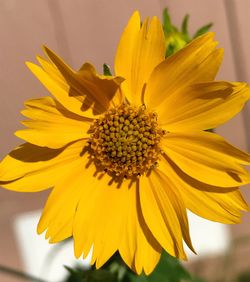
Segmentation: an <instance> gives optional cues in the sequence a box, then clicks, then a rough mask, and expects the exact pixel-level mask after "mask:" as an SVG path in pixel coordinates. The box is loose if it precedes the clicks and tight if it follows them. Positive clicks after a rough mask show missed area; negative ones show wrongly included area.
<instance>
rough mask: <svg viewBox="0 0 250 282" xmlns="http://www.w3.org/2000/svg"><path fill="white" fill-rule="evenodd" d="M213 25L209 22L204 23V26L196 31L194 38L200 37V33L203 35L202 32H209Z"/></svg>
mask: <svg viewBox="0 0 250 282" xmlns="http://www.w3.org/2000/svg"><path fill="white" fill-rule="evenodd" d="M212 26H213V23H209V24H206V25H204V26H203V27H201V28H199V29H198V30H197V31H196V33H195V35H194V37H193V38H196V37H198V36H200V35H202V34H204V33H206V32H208V31H209V29H210V28H211V27H212Z"/></svg>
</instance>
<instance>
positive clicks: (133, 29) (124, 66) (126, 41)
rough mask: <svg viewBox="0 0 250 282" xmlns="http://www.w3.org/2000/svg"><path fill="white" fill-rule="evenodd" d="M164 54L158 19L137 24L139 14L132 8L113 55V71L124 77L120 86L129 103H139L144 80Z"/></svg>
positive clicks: (161, 32)
mask: <svg viewBox="0 0 250 282" xmlns="http://www.w3.org/2000/svg"><path fill="white" fill-rule="evenodd" d="M164 58H165V39H164V34H163V30H162V25H161V23H160V21H159V19H157V17H153V18H152V20H151V21H149V20H148V19H147V20H145V21H144V22H143V24H142V26H141V27H140V15H139V13H138V12H135V13H134V14H133V15H132V17H131V18H130V20H129V22H128V25H127V26H126V28H125V30H124V32H123V34H122V37H121V40H120V43H119V45H118V48H117V52H116V57H115V73H116V74H117V75H119V76H122V77H124V78H125V79H126V80H125V82H124V83H123V84H122V88H123V90H124V92H125V95H126V96H127V98H128V100H129V101H130V102H131V103H133V104H135V105H140V104H142V97H141V95H142V92H143V89H144V87H145V85H146V83H147V80H148V78H149V76H150V74H151V73H152V71H153V69H154V68H155V66H157V65H158V64H159V63H160V62H162V61H163V60H164Z"/></svg>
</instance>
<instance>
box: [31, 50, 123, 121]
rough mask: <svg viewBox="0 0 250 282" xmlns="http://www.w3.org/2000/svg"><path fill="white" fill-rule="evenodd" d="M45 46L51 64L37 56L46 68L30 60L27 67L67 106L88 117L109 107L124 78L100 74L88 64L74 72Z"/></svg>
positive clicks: (74, 111)
mask: <svg viewBox="0 0 250 282" xmlns="http://www.w3.org/2000/svg"><path fill="white" fill-rule="evenodd" d="M44 49H45V52H46V54H47V55H48V57H49V58H50V60H51V61H52V63H51V62H46V60H44V59H42V58H41V57H38V60H39V62H40V63H41V65H42V67H43V69H42V68H40V67H38V66H36V65H34V64H31V63H27V66H28V67H29V68H30V70H31V71H32V72H33V74H34V75H35V76H36V77H37V78H38V79H39V80H40V81H41V83H42V84H43V85H44V86H45V87H46V88H47V89H48V90H49V91H50V92H51V94H52V95H53V96H54V97H55V98H56V99H57V100H58V101H59V102H60V103H61V104H62V105H63V106H64V107H65V108H67V109H68V110H70V111H72V112H73V113H75V114H78V115H80V116H84V117H89V118H93V117H94V116H96V115H98V114H100V113H103V112H104V111H105V110H107V108H108V107H109V104H110V101H111V100H112V98H113V97H114V95H115V93H116V91H117V89H118V88H119V85H120V83H121V82H122V81H123V79H122V78H119V77H104V76H99V75H98V74H97V73H96V70H95V68H94V67H93V66H92V65H91V64H89V63H86V64H84V65H83V67H82V68H81V69H80V70H79V71H78V72H75V71H73V70H72V69H71V68H70V67H69V66H67V65H66V64H65V63H64V62H63V61H62V59H61V58H59V57H58V56H57V55H56V54H55V53H53V52H52V51H51V50H50V49H48V48H47V47H45V48H44ZM100 93H101V95H100Z"/></svg>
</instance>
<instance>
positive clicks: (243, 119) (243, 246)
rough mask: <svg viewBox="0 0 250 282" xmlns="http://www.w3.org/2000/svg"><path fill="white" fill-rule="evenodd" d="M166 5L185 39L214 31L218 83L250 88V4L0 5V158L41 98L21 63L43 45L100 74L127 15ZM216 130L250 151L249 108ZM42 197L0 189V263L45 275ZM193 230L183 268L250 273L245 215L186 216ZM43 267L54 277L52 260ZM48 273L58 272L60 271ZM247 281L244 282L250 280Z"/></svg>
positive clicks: (178, 0) (58, 0) (14, 0)
mask: <svg viewBox="0 0 250 282" xmlns="http://www.w3.org/2000/svg"><path fill="white" fill-rule="evenodd" d="M165 7H168V8H169V13H170V15H171V18H172V21H173V24H175V25H176V26H180V25H181V21H182V19H183V17H184V16H185V14H189V15H190V32H191V34H192V33H194V32H195V31H196V30H197V29H198V28H199V27H201V26H202V25H204V24H206V23H209V22H213V23H214V26H213V27H212V31H214V32H215V33H216V39H217V40H218V41H219V42H220V46H221V47H224V48H225V57H224V61H223V65H222V68H221V70H220V73H219V75H218V77H217V79H218V80H220V79H223V80H229V81H247V82H248V83H250V52H249V50H250V35H249V28H250V1H249V0H188V1H187V0H159V1H157V0H126V1H125V0H123V1H122V0H110V1H106V0H74V1H72V0H43V1H34V0H22V1H21V0H0V83H1V91H0V132H1V146H0V159H1V158H2V157H4V156H5V155H6V154H7V153H8V152H9V151H10V150H11V149H13V148H14V147H15V146H17V145H18V144H20V142H22V141H21V140H19V139H18V138H16V137H15V136H14V134H13V133H14V132H15V131H16V130H17V129H18V128H20V123H19V121H20V120H22V119H23V118H22V116H21V115H20V110H21V109H22V108H23V103H24V101H25V100H27V99H30V98H36V97H41V96H44V95H47V92H46V90H45V89H44V88H43V87H42V86H41V85H40V83H39V82H38V81H37V80H36V78H35V77H34V76H33V75H32V74H31V73H30V72H29V70H28V69H27V68H26V66H25V64H24V62H25V61H32V62H35V61H36V60H35V56H36V55H38V54H42V50H41V46H42V45H43V44H46V45H48V46H49V47H50V48H51V49H52V50H54V51H55V52H56V53H57V54H59V55H60V56H61V57H62V58H63V59H64V60H65V61H66V62H67V63H68V64H69V65H71V66H72V67H73V68H75V69H77V68H79V67H80V66H81V65H82V63H83V62H86V61H89V62H91V63H93V64H94V65H95V66H96V68H97V69H98V70H99V71H100V72H101V71H102V64H103V63H107V64H109V65H111V66H112V65H113V60H114V54H115V50H116V46H117V43H118V41H119V38H120V35H121V33H122V31H123V28H124V26H125V25H126V23H127V21H128V19H129V17H130V15H131V14H132V12H133V11H134V10H135V9H138V10H139V11H140V13H141V15H142V18H144V17H146V16H153V15H157V16H159V17H160V18H161V17H162V11H163V9H164V8H165ZM217 132H218V133H219V134H221V135H222V136H224V137H225V138H227V140H229V141H230V142H231V143H232V144H234V145H236V146H238V147H240V148H241V149H244V150H248V151H249V150H250V149H249V148H250V103H249V104H248V106H246V107H245V109H244V111H243V112H242V113H240V114H239V115H238V116H236V117H235V118H234V119H233V120H231V121H230V122H228V123H227V124H226V125H223V126H221V127H220V128H218V129H217ZM248 188H250V187H248ZM248 188H247V187H246V188H243V193H244V195H245V196H246V199H247V200H248V202H249V203H250V192H249V191H247V189H248ZM47 196H48V191H45V192H42V193H36V194H28V193H27V194H21V193H20V194H19V193H14V192H11V191H5V190H3V189H0V265H5V266H10V267H13V268H16V269H19V270H22V271H25V272H29V273H31V274H34V275H36V276H37V275H39V276H43V277H44V279H45V278H48V277H47V276H46V275H48V274H47V273H44V269H46V267H45V268H44V260H47V259H48V252H50V250H51V247H50V246H49V245H48V244H47V242H46V241H45V240H44V238H43V236H40V237H38V236H36V235H35V228H36V224H37V221H38V218H39V215H40V209H41V208H42V207H43V206H44V203H45V200H46V198H47ZM191 229H192V233H193V237H194V245H195V247H196V248H197V249H198V251H199V250H200V254H201V255H200V256H198V257H195V258H194V257H191V259H190V262H189V263H187V264H186V267H188V268H189V269H190V271H191V272H192V273H195V274H197V275H199V276H201V277H205V278H207V280H208V281H218V282H219V281H221V282H224V281H233V277H237V276H238V275H239V274H240V273H247V272H250V215H244V216H243V222H242V224H240V225H237V226H222V225H219V224H215V223H211V224H210V223H208V222H207V223H206V222H205V223H204V225H201V224H200V223H199V219H197V218H196V217H193V216H192V215H191ZM196 238H197V240H196ZM49 254H50V253H49ZM58 254H59V257H60V258H61V260H60V262H58V264H61V265H62V264H67V262H69V263H73V261H74V260H73V250H72V247H71V246H70V247H68V245H67V247H66V248H64V249H63V248H62V249H60V250H59V251H58ZM63 257H65V260H63V259H62V258H63ZM49 263H50V266H51V267H50V268H51V272H53V264H52V259H51V262H49ZM56 267H57V266H55V268H54V269H57V268H56ZM225 269H227V272H225ZM45 272H46V271H45ZM54 272H56V273H57V274H55V275H58V273H60V272H61V270H60V269H57V270H56V271H54ZM50 277H57V276H53V275H52V274H51V276H50ZM51 279H52V280H51V281H57V280H55V279H56V278H51ZM53 279H54V280H53ZM246 279H248V280H244V281H250V276H248V278H246ZM0 281H1V282H18V281H20V278H14V277H11V276H8V275H6V274H3V273H2V272H0ZM242 281H243V280H242Z"/></svg>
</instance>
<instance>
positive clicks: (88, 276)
mask: <svg viewBox="0 0 250 282" xmlns="http://www.w3.org/2000/svg"><path fill="white" fill-rule="evenodd" d="M65 268H66V269H67V270H68V272H69V276H68V277H67V279H66V280H65V282H118V280H117V278H116V276H115V275H114V274H113V273H111V272H110V271H109V270H107V269H99V270H95V269H93V270H92V269H89V270H86V269H84V268H80V267H77V268H70V267H68V266H65Z"/></svg>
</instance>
